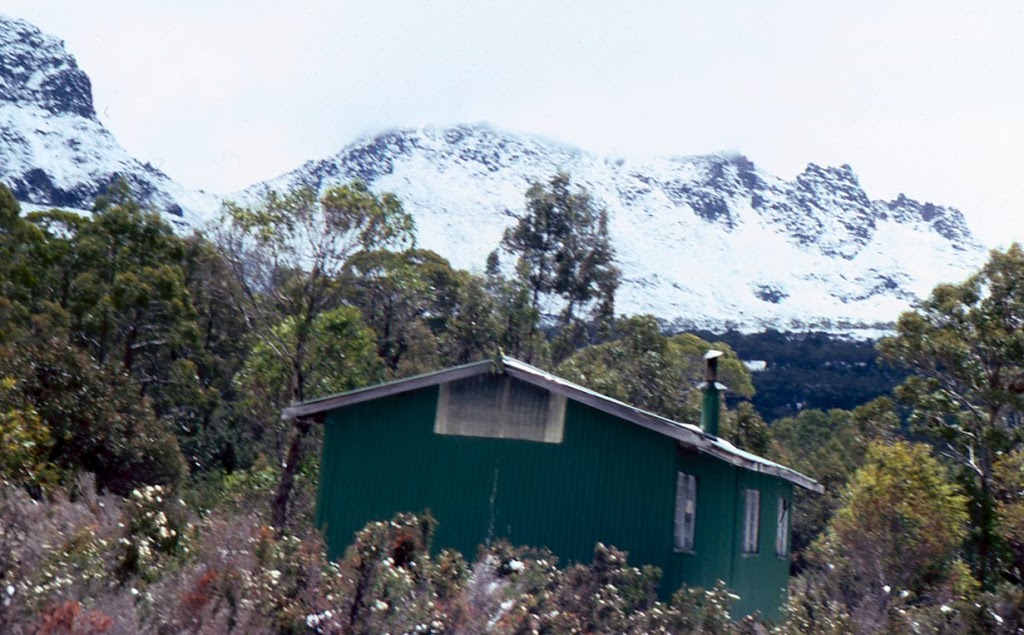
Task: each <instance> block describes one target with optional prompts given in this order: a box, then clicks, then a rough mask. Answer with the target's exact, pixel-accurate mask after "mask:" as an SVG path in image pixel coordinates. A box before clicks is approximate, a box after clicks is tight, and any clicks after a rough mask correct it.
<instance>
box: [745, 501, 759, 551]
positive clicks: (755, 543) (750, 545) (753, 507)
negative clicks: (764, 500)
mask: <svg viewBox="0 0 1024 635" xmlns="http://www.w3.org/2000/svg"><path fill="white" fill-rule="evenodd" d="M760 542H761V491H760V490H758V489H755V488H746V489H745V490H744V492H743V545H742V553H743V555H745V556H756V555H757V554H758V553H759V552H760Z"/></svg>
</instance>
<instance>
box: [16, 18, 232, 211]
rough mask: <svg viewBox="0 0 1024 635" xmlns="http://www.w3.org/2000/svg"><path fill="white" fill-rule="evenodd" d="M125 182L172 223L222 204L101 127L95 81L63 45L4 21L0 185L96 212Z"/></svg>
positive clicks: (22, 196) (35, 199)
mask: <svg viewBox="0 0 1024 635" xmlns="http://www.w3.org/2000/svg"><path fill="white" fill-rule="evenodd" d="M118 178H123V179H124V180H126V181H127V182H128V184H129V185H130V186H131V188H132V191H133V192H134V193H135V195H136V196H137V197H138V198H139V199H140V200H141V201H142V202H143V203H145V204H147V205H149V206H150V207H152V208H153V209H157V210H160V211H162V212H165V213H166V214H169V215H170V216H171V217H172V219H173V217H179V218H180V217H181V216H183V215H184V213H185V212H184V210H190V211H191V210H209V209H213V208H215V207H216V205H217V204H218V202H217V199H216V198H215V197H213V196H209V195H205V194H203V193H201V192H199V193H197V192H190V191H189V190H187V189H186V188H184V187H182V186H181V185H179V184H178V183H175V182H174V181H172V180H171V179H170V178H169V177H168V176H167V175H166V174H164V173H163V172H161V171H160V170H158V169H156V168H154V167H153V166H151V165H149V164H142V163H140V162H139V161H138V160H136V159H135V158H134V157H132V156H131V155H129V154H128V153H127V152H126V151H125V150H124V148H122V147H121V146H120V145H118V143H117V141H116V140H115V139H114V137H113V135H111V134H110V132H109V131H108V130H107V129H106V128H105V127H104V126H103V124H101V123H100V122H99V121H98V120H97V118H96V113H95V111H94V109H93V102H92V85H91V83H90V81H89V78H88V76H87V75H86V74H85V73H84V72H82V71H81V70H79V69H78V66H77V64H76V63H75V59H74V58H73V57H72V56H71V55H70V54H68V53H67V51H65V50H64V43H63V42H62V41H60V40H58V39H56V38H54V37H51V36H49V35H45V34H43V33H42V32H40V31H39V29H37V28H36V27H34V26H32V25H31V24H29V23H27V22H25V21H23V20H16V19H11V18H7V17H4V16H0V182H2V183H4V184H5V185H7V186H8V187H10V188H11V190H12V191H13V192H14V195H15V196H16V197H17V198H18V200H20V201H24V202H26V203H32V204H35V205H42V206H57V207H70V208H78V209H89V208H91V207H92V204H93V201H94V200H95V199H96V197H97V196H98V195H100V194H102V193H103V192H104V191H105V190H106V188H107V187H109V186H110V185H111V184H112V183H113V182H115V181H116V180H117V179H118Z"/></svg>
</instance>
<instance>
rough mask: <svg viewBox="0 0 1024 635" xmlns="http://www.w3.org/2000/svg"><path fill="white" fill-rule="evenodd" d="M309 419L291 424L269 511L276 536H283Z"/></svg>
mask: <svg viewBox="0 0 1024 635" xmlns="http://www.w3.org/2000/svg"><path fill="white" fill-rule="evenodd" d="M312 423H313V422H312V421H311V420H309V419H296V420H295V422H294V424H293V426H292V427H293V428H294V430H293V432H292V440H291V443H290V444H289V446H288V456H287V458H286V459H285V463H284V467H283V468H282V470H281V480H280V482H278V484H277V494H276V495H275V496H274V502H273V504H272V506H271V511H270V524H271V525H273V527H274V528H275V529H276V530H277V536H278V537H279V538H280V537H281V536H283V535H284V529H285V524H286V522H287V520H288V503H289V501H290V500H291V496H292V489H294V487H295V474H296V472H298V470H299V463H300V462H301V461H302V447H303V445H304V444H305V441H306V437H307V436H309V430H310V428H311V427H312Z"/></svg>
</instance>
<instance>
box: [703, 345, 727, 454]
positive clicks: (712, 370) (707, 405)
mask: <svg viewBox="0 0 1024 635" xmlns="http://www.w3.org/2000/svg"><path fill="white" fill-rule="evenodd" d="M722 355H724V353H723V352H722V351H716V350H714V349H712V350H710V351H708V352H707V353H706V354H705V355H704V363H705V372H704V383H703V384H701V388H703V390H704V403H703V405H702V407H701V412H700V427H701V429H702V430H703V431H704V434H706V435H708V436H711V437H716V438H717V437H718V417H719V413H720V411H721V407H722V399H721V392H722V391H723V390H726V387H725V386H723V385H722V384H720V383H718V358H719V357H721V356H722Z"/></svg>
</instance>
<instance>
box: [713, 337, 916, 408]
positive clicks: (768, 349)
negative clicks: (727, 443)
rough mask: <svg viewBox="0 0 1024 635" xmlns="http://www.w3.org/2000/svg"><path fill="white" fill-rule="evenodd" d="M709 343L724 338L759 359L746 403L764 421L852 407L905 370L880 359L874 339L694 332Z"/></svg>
mask: <svg viewBox="0 0 1024 635" xmlns="http://www.w3.org/2000/svg"><path fill="white" fill-rule="evenodd" d="M695 334H696V335H698V336H699V337H701V338H704V339H706V340H709V341H715V340H721V341H723V342H727V343H728V344H729V345H730V346H731V347H732V348H733V350H735V351H736V353H737V354H738V355H739V356H740V358H742V359H744V360H747V361H753V360H758V361H764V362H766V365H765V368H764V369H763V370H759V371H757V372H754V373H753V380H754V388H755V390H756V391H757V392H756V393H755V394H754V396H753V397H752V398H751V402H752V403H753V404H754V407H755V408H757V411H758V412H760V413H761V415H762V416H763V417H764V418H765V419H767V420H768V421H774V420H776V419H780V418H782V417H792V416H795V415H797V414H798V413H799V412H800V411H801V410H831V409H833V408H840V409H843V410H852V409H853V408H856V407H857V406H859V405H861V404H865V403H867V402H869V401H871V400H872V399H875V398H877V397H883V396H886V395H889V394H891V393H892V391H893V389H894V388H896V386H898V385H900V384H901V383H903V381H904V380H905V379H906V378H907V371H906V369H905V368H902V367H900V366H898V365H895V364H892V363H890V362H886V361H884V360H882V359H880V358H879V356H878V349H877V347H876V343H875V342H874V341H870V340H858V339H853V338H850V337H845V336H839V335H831V334H828V333H821V332H812V333H790V332H781V331H776V330H773V329H768V330H766V331H764V332H761V333H740V332H737V331H726V332H725V333H721V334H715V333H710V332H707V331H696V332H695Z"/></svg>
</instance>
